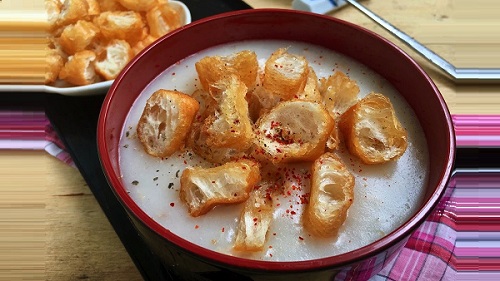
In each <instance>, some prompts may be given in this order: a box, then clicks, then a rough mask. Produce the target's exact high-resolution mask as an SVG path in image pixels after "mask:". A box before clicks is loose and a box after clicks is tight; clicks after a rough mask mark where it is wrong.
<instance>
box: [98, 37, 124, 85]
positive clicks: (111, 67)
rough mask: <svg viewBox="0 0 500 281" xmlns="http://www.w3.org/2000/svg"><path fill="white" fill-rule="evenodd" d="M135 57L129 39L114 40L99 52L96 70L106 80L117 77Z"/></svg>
mask: <svg viewBox="0 0 500 281" xmlns="http://www.w3.org/2000/svg"><path fill="white" fill-rule="evenodd" d="M133 57H134V52H133V51H132V49H131V48H130V45H129V44H128V43H127V41H125V40H116V39H115V40H112V41H111V42H109V43H108V44H107V45H106V46H105V47H104V48H103V50H102V53H100V54H98V59H97V61H96V62H95V70H96V71H97V73H99V75H101V76H102V77H104V79H106V80H112V79H115V78H116V76H118V74H119V73H120V71H121V70H122V69H123V67H125V65H126V64H127V63H128V62H129V61H130V60H131V59H132V58H133Z"/></svg>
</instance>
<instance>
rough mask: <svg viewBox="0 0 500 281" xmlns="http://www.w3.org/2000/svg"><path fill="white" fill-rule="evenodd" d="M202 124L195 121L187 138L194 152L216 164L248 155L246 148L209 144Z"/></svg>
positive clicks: (187, 143) (187, 142) (188, 145)
mask: <svg viewBox="0 0 500 281" xmlns="http://www.w3.org/2000/svg"><path fill="white" fill-rule="evenodd" d="M197 116H198V115H197ZM202 125H203V123H201V122H194V123H193V125H192V126H191V131H190V132H189V135H188V138H187V140H186V146H187V147H189V148H191V149H192V150H193V152H194V153H196V154H197V155H199V156H200V157H202V158H203V159H205V160H207V161H208V162H210V163H214V164H224V163H226V162H229V161H234V160H237V159H241V158H244V157H246V150H241V149H240V148H227V147H214V146H210V145H208V144H207V137H206V135H205V134H202V133H201V127H202Z"/></svg>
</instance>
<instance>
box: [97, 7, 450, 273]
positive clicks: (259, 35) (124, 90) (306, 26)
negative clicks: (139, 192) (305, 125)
mask: <svg viewBox="0 0 500 281" xmlns="http://www.w3.org/2000/svg"><path fill="white" fill-rule="evenodd" d="M254 39H277V40H294V41H303V42H307V43H311V44H315V45H319V46H323V47H326V48H329V49H332V50H334V51H336V52H339V53H342V54H344V55H346V56H349V57H351V58H353V59H355V60H357V61H359V62H361V63H362V64H364V65H366V66H368V67H370V68H371V69H372V70H374V71H375V72H377V73H379V74H380V75H381V76H383V77H384V78H385V79H387V80H388V81H389V82H390V83H391V84H392V85H393V86H394V87H395V88H396V89H397V90H398V91H399V92H400V93H401V95H403V97H404V98H405V99H406V101H407V102H408V103H409V104H410V106H411V107H412V108H413V110H414V111H415V113H416V115H417V117H418V119H419V121H420V123H421V126H422V128H423V130H424V132H425V137H426V140H427V144H428V149H429V163H430V173H429V180H428V185H427V190H426V195H425V198H424V200H423V203H422V206H421V208H420V210H419V211H418V212H417V213H416V214H415V215H414V216H413V217H412V218H411V219H410V220H409V221H408V222H407V223H405V224H404V225H402V226H401V227H399V228H398V229H396V230H395V231H394V232H392V233H391V234H389V235H387V236H385V237H384V238H383V239H381V240H378V241H376V242H374V243H372V244H370V245H368V246H366V247H363V248H361V249H358V250H355V251H352V252H349V253H346V254H342V255H339V256H336V257H335V258H325V259H320V260H311V261H304V262H291V263H288V265H289V266H283V264H284V263H280V264H281V265H278V264H273V263H269V262H263V261H248V260H246V261H245V262H242V261H239V259H238V258H234V257H228V256H226V255H223V254H219V253H214V252H212V251H210V250H206V249H203V248H201V247H198V246H196V245H193V244H191V243H189V242H187V241H185V240H183V239H182V238H180V237H177V236H176V235H173V234H172V233H170V232H169V231H168V230H165V229H164V228H163V227H161V226H160V225H158V224H157V223H155V222H154V221H153V220H152V219H151V218H149V217H148V216H147V215H146V214H145V213H144V212H142V210H141V209H140V208H139V207H138V206H137V205H136V204H135V203H134V202H133V200H132V199H131V198H130V197H129V196H128V195H127V193H126V191H125V189H124V187H123V185H122V183H121V181H120V171H119V165H118V145H119V139H120V133H121V130H122V126H123V124H124V121H125V118H126V116H127V113H128V111H129V109H130V107H131V106H132V104H133V102H134V101H135V99H136V98H137V96H138V95H139V94H140V93H141V91H142V90H143V89H144V88H145V87H146V86H147V85H148V84H149V83H150V82H151V80H153V79H154V78H155V77H156V76H157V75H159V74H160V73H161V72H162V71H164V70H165V69H166V68H168V67H169V66H171V65H173V64H175V63H176V62H178V61H179V60H181V59H183V58H186V57H188V56H190V55H192V54H195V53H197V52H199V51H201V50H204V49H206V48H209V47H212V46H216V45H219V44H224V43H229V42H235V41H242V40H254ZM454 140H455V138H454V133H453V128H452V122H451V118H450V114H449V112H448V109H447V107H446V104H445V102H444V100H443V98H442V96H441V95H440V94H439V91H438V89H437V88H436V86H435V85H434V84H433V82H432V81H431V79H430V78H429V77H428V76H427V75H426V74H425V72H424V71H423V70H422V69H421V68H420V67H419V66H418V65H417V64H416V63H415V62H414V61H413V60H412V59H411V58H410V57H409V56H408V55H407V54H405V53H404V52H403V51H401V50H400V49H399V48H397V47H395V46H394V45H393V44H392V43H390V42H389V41H387V40H385V39H383V38H381V37H380V36H378V35H376V34H374V33H372V32H370V31H367V30H365V29H363V28H361V27H359V26H356V25H354V24H350V23H348V22H344V21H341V20H338V19H334V18H331V17H326V16H320V15H313V14H310V13H306V12H299V11H291V10H271V9H263V10H247V11H239V12H232V13H227V14H222V15H218V16H214V17H211V18H207V19H204V20H200V21H197V22H194V23H192V24H190V25H188V26H186V27H183V28H181V29H179V30H177V31H174V32H173V33H171V34H169V35H166V36H165V37H163V38H162V39H160V40H158V41H157V42H156V43H154V44H153V45H152V46H150V47H149V48H147V49H145V50H144V51H143V52H142V53H141V54H139V55H138V56H137V57H136V58H135V59H134V60H133V61H132V62H131V63H130V64H129V65H128V66H127V67H126V68H125V69H124V71H122V73H121V74H120V75H119V77H118V78H117V79H116V80H115V82H114V84H113V85H112V86H111V88H110V91H109V92H108V95H107V96H106V99H105V101H104V104H103V108H102V110H101V116H100V118H99V124H98V148H99V155H100V158H101V162H102V166H103V169H104V171H105V174H106V176H107V178H108V181H109V182H110V185H111V186H112V187H113V189H114V191H115V193H116V194H117V195H118V197H119V198H120V200H121V201H122V203H123V204H124V205H125V206H126V208H128V209H129V210H130V211H131V212H132V213H133V214H134V215H135V216H137V217H138V218H139V219H140V220H141V221H142V222H144V223H145V224H146V225H147V226H148V227H150V228H151V229H153V230H154V231H156V232H157V233H158V234H160V235H161V236H163V237H165V238H166V239H168V240H169V241H171V242H173V243H175V244H177V245H179V246H181V247H183V248H186V249H188V250H190V251H192V252H194V253H195V254H197V255H200V256H202V257H203V258H206V259H211V260H215V261H217V262H222V263H226V264H229V265H235V266H241V265H242V264H244V267H247V268H253V269H268V270H278V271H279V270H286V269H294V270H306V269H307V270H310V269H314V268H320V267H327V266H337V265H342V264H346V263H350V262H352V261H354V260H356V259H362V258H364V257H369V256H372V255H373V254H374V253H376V252H380V251H382V250H384V249H387V248H388V247H390V246H391V245H393V244H395V243H397V242H398V241H399V240H400V239H403V238H404V237H406V236H408V235H409V234H410V233H411V232H412V231H413V230H414V229H415V228H416V227H417V226H418V225H419V224H420V223H421V222H423V220H424V219H425V218H426V217H427V215H428V214H429V213H430V212H431V211H432V209H433V207H434V206H435V205H436V204H437V202H438V200H439V198H440V196H441V195H442V193H443V191H444V189H445V187H446V183H447V181H448V179H449V176H450V173H451V168H452V165H453V160H454V153H455V152H454V151H455V142H454Z"/></svg>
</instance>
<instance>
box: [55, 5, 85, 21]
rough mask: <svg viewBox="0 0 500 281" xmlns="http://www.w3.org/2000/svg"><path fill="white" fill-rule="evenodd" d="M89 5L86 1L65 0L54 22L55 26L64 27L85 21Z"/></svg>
mask: <svg viewBox="0 0 500 281" xmlns="http://www.w3.org/2000/svg"><path fill="white" fill-rule="evenodd" d="M88 12H89V4H88V3H87V1H86V0H65V1H64V4H63V6H62V8H61V13H60V14H59V17H58V18H57V20H56V25H57V26H64V25H68V24H72V23H75V22H77V21H78V20H80V19H85V18H86V17H87V16H88Z"/></svg>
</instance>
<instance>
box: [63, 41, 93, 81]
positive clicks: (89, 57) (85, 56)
mask: <svg viewBox="0 0 500 281" xmlns="http://www.w3.org/2000/svg"><path fill="white" fill-rule="evenodd" d="M95 60H96V54H95V53H94V52H93V51H89V50H83V51H80V52H77V53H75V54H74V55H73V56H70V57H68V61H67V62H66V64H65V65H64V67H63V68H62V69H61V72H60V73H59V79H62V80H65V81H68V82H69V83H72V84H75V85H80V86H81V85H88V84H92V83H94V82H97V81H98V79H99V76H98V75H97V73H96V72H95V68H94V61H95Z"/></svg>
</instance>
